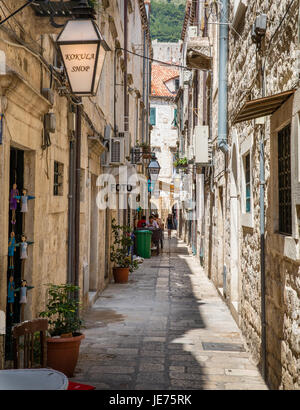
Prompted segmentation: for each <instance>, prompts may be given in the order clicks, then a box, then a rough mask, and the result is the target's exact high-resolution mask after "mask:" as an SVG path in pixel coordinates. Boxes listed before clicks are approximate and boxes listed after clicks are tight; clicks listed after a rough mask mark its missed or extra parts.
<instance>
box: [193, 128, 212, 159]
mask: <svg viewBox="0 0 300 410" xmlns="http://www.w3.org/2000/svg"><path fill="white" fill-rule="evenodd" d="M194 132H195V134H194V147H195V163H196V164H200V165H203V166H205V165H210V164H211V160H212V144H211V140H210V138H209V127H208V125H198V126H196V127H195V130H194Z"/></svg>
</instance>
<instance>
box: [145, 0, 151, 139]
mask: <svg viewBox="0 0 300 410" xmlns="http://www.w3.org/2000/svg"><path fill="white" fill-rule="evenodd" d="M145 8H146V14H147V23H148V24H149V19H150V1H149V0H145ZM147 40H148V39H146V31H145V46H146V57H147V61H146V99H145V103H146V138H145V141H146V143H149V89H150V60H149V51H150V50H149V44H148V41H147Z"/></svg>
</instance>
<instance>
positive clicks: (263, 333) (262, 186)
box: [259, 62, 267, 380]
mask: <svg viewBox="0 0 300 410" xmlns="http://www.w3.org/2000/svg"><path fill="white" fill-rule="evenodd" d="M261 74H262V97H264V96H265V62H264V63H263V68H262V71H261ZM259 166H260V181H259V185H260V191H259V205H260V248H261V251H260V265H261V268H260V269H261V278H260V282H261V369H262V376H263V378H264V380H266V373H267V360H266V358H267V340H266V339H267V337H266V283H265V281H266V278H265V156H264V132H263V129H262V128H261V130H260V155H259Z"/></svg>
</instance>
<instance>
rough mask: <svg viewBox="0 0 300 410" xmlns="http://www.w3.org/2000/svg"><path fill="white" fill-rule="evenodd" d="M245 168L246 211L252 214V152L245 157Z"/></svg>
mask: <svg viewBox="0 0 300 410" xmlns="http://www.w3.org/2000/svg"><path fill="white" fill-rule="evenodd" d="M244 166H245V211H246V213H249V212H251V178H250V152H249V153H248V154H246V155H245V157H244Z"/></svg>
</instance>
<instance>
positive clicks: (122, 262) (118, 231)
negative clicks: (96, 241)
mask: <svg viewBox="0 0 300 410" xmlns="http://www.w3.org/2000/svg"><path fill="white" fill-rule="evenodd" d="M115 222H116V220H115V219H112V222H111V228H112V233H113V236H114V243H113V245H111V247H110V260H111V262H114V263H115V265H116V266H114V267H113V275H114V280H115V282H116V283H127V282H128V276H129V272H132V271H134V270H135V269H137V267H138V264H137V262H136V261H133V260H132V257H131V255H130V248H131V247H132V246H133V238H132V235H131V228H130V226H128V225H117V224H116V223H115Z"/></svg>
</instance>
